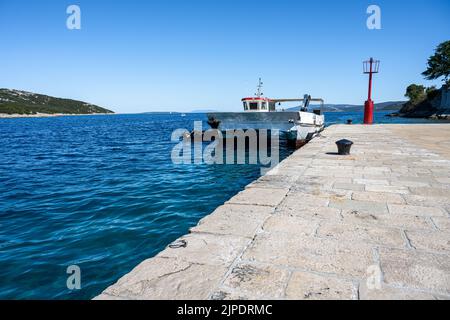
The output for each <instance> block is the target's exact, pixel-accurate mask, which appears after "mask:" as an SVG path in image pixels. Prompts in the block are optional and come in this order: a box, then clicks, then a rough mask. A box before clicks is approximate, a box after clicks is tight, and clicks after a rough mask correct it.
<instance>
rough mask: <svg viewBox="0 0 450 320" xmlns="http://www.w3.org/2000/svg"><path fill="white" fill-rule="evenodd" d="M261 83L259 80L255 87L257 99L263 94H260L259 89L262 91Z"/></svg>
mask: <svg viewBox="0 0 450 320" xmlns="http://www.w3.org/2000/svg"><path fill="white" fill-rule="evenodd" d="M263 84H264V83H263V82H262V81H261V78H259V82H258V85H257V87H256V88H257V92H256V93H255V95H256V96H257V97H258V98H261V97H262V95H263V94H264V93H262V92H261V89H262V87H263Z"/></svg>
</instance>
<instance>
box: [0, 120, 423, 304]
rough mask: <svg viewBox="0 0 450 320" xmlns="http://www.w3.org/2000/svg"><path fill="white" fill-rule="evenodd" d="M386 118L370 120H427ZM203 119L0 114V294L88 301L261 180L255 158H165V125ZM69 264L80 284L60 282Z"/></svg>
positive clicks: (177, 125) (167, 133) (168, 143)
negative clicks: (210, 161) (219, 161)
mask: <svg viewBox="0 0 450 320" xmlns="http://www.w3.org/2000/svg"><path fill="white" fill-rule="evenodd" d="M384 115H385V113H377V114H376V117H375V120H376V121H377V122H429V121H427V120H420V119H412V120H411V119H399V118H387V117H384ZM326 117H327V123H328V124H331V123H339V122H345V121H346V120H347V119H349V118H352V119H353V120H354V122H355V123H358V122H360V121H362V115H361V114H358V113H328V114H326ZM205 119H206V117H205V115H204V114H188V115H187V116H186V117H181V116H180V115H179V114H173V115H168V114H159V115H158V114H141V115H114V116H80V117H61V118H27V119H0V141H1V143H0V279H1V280H0V299H90V298H93V297H94V296H96V295H97V294H99V293H100V292H101V291H102V290H103V289H105V288H106V287H107V286H109V285H110V284H113V283H114V282H115V281H117V280H118V279H119V278H120V277H121V276H122V275H124V274H126V273H127V272H129V271H130V270H131V269H132V268H134V267H135V266H136V265H137V264H138V263H140V262H141V261H142V260H145V259H147V258H149V257H152V256H154V255H155V254H157V253H158V252H159V251H161V250H162V249H164V248H165V247H166V246H167V245H168V244H169V243H171V242H172V241H173V240H175V239H177V238H178V237H180V236H182V235H184V234H186V233H187V232H188V230H189V228H190V227H192V226H194V225H196V224H197V222H198V221H199V220H200V219H201V218H202V217H204V216H206V215H208V214H209V213H211V212H212V211H213V210H214V209H215V208H216V207H217V206H219V205H221V204H223V203H224V202H225V201H226V200H228V199H229V198H230V197H231V196H233V195H234V194H236V193H237V192H239V191H240V190H242V189H243V188H244V187H245V186H246V185H247V184H248V183H250V182H251V181H253V180H255V179H256V178H257V177H259V175H260V167H259V166H258V165H226V166H225V165H194V164H192V165H174V164H172V162H171V159H170V154H171V150H172V148H173V146H174V145H175V144H174V143H173V142H171V141H170V137H171V133H172V131H173V130H174V129H177V128H186V129H189V130H190V129H192V127H193V121H194V120H203V121H204V120H205ZM205 128H206V126H205ZM292 151H293V150H291V149H289V148H287V147H286V146H284V145H282V149H281V151H280V154H281V157H282V158H284V157H286V156H288V155H289V154H290V153H291V152H292ZM70 265H78V266H79V267H80V268H81V285H82V289H81V290H74V291H70V290H68V289H67V287H66V280H67V277H68V274H67V273H66V270H67V267H68V266H70Z"/></svg>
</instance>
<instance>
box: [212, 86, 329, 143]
mask: <svg viewBox="0 0 450 320" xmlns="http://www.w3.org/2000/svg"><path fill="white" fill-rule="evenodd" d="M262 86H263V83H262V81H261V79H259V83H258V86H257V92H256V93H255V96H253V97H247V98H243V99H242V104H243V109H244V111H243V112H211V113H208V124H209V125H210V127H211V128H212V129H218V130H221V131H224V132H226V131H228V130H239V129H240V130H248V129H254V130H261V129H266V130H271V131H278V132H279V133H280V135H284V136H285V137H286V138H287V140H288V141H290V142H293V143H295V145H296V146H297V147H300V146H302V145H303V144H305V143H306V142H308V141H309V140H311V139H312V138H314V137H315V136H316V135H317V134H319V133H320V132H321V131H322V130H323V128H324V124H325V117H324V115H323V114H322V110H323V105H324V101H323V99H320V98H311V96H310V95H308V94H306V95H304V97H303V98H292V99H271V98H267V97H264V96H263V93H262ZM287 102H290V103H292V102H295V103H300V104H301V105H300V106H299V107H298V108H299V109H298V111H290V110H288V111H285V110H283V109H281V110H280V109H278V110H277V108H276V106H277V105H281V104H282V103H287ZM311 102H315V103H319V108H318V109H314V110H312V111H311V112H310V111H309V109H310V103H311Z"/></svg>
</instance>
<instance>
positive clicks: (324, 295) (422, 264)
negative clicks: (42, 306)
mask: <svg viewBox="0 0 450 320" xmlns="http://www.w3.org/2000/svg"><path fill="white" fill-rule="evenodd" d="M342 138H346V139H350V140H352V141H353V142H354V146H353V148H352V154H351V155H350V156H339V155H337V154H336V153H335V152H336V150H337V148H336V145H335V142H336V141H337V140H340V139H342ZM181 240H184V241H185V244H186V246H185V247H183V246H181V247H179V248H169V247H168V248H167V249H166V250H164V251H162V252H161V253H159V254H158V255H157V256H156V257H154V258H151V259H148V260H146V261H144V262H142V263H141V264H140V265H138V266H137V267H136V268H135V269H134V270H133V271H131V272H130V273H129V274H127V275H125V276H124V277H123V278H122V279H120V280H119V281H118V282H117V283H116V284H114V285H112V286H111V287H109V288H107V289H106V290H105V291H104V292H103V293H102V294H101V295H100V296H98V297H97V298H96V299H354V300H357V299H361V300H363V299H448V298H450V124H442V125H374V126H360V125H335V126H331V127H329V128H327V129H326V130H325V131H324V132H323V133H322V135H321V136H320V137H317V138H316V139H314V140H313V141H311V142H310V143H309V144H307V145H306V146H305V147H303V148H302V149H300V150H298V151H296V152H295V153H294V154H293V155H291V156H290V157H289V158H287V159H286V160H284V161H283V162H282V163H281V164H280V165H279V166H278V167H277V168H275V169H274V170H272V171H271V172H269V173H268V174H267V175H265V176H263V177H261V178H260V179H259V180H257V181H255V182H253V183H252V184H250V185H249V186H247V188H246V189H245V190H244V191H242V192H241V193H239V194H238V195H236V196H235V197H233V198H231V199H230V200H229V201H228V202H227V203H225V204H224V205H223V206H221V207H219V208H217V209H216V210H215V211H214V212H213V213H212V214H211V215H209V216H207V217H205V218H204V219H203V220H201V221H200V223H199V224H198V226H196V227H194V228H193V229H192V230H191V233H190V234H189V235H186V236H184V237H182V238H181Z"/></svg>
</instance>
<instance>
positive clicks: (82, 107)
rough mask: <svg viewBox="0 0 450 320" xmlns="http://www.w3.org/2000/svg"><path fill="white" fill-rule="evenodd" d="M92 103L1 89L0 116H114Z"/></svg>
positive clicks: (111, 112)
mask: <svg viewBox="0 0 450 320" xmlns="http://www.w3.org/2000/svg"><path fill="white" fill-rule="evenodd" d="M113 113H114V112H113V111H111V110H108V109H105V108H102V107H99V106H96V105H94V104H91V103H87V102H83V101H77V100H71V99H63V98H55V97H51V96H47V95H43V94H37V93H32V92H27V91H21V90H11V89H0V115H2V114H3V115H7V116H13V115H20V116H39V115H83V114H113Z"/></svg>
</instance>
